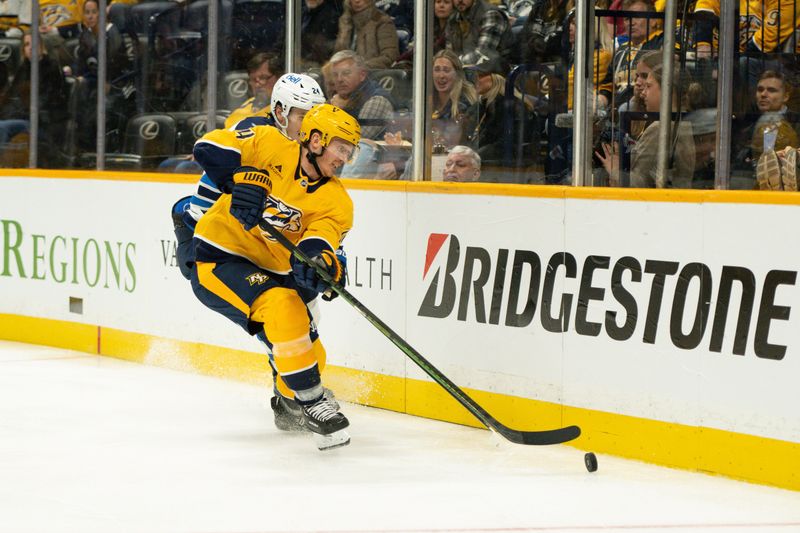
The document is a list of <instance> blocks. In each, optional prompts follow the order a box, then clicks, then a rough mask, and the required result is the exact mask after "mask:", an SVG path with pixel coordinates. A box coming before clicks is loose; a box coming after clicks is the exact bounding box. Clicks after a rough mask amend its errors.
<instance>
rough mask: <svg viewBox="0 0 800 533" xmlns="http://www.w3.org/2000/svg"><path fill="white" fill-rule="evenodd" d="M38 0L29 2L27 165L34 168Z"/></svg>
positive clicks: (37, 77)
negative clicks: (29, 93) (29, 46)
mask: <svg viewBox="0 0 800 533" xmlns="http://www.w3.org/2000/svg"><path fill="white" fill-rule="evenodd" d="M38 30H39V0H33V1H32V2H31V106H30V110H29V115H28V118H29V119H30V126H29V131H30V134H29V137H28V167H30V168H36V163H37V161H38V160H39V49H40V48H41V46H42V41H41V38H40V36H39V31H38Z"/></svg>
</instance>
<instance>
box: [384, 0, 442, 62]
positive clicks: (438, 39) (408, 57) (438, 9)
mask: <svg viewBox="0 0 800 533" xmlns="http://www.w3.org/2000/svg"><path fill="white" fill-rule="evenodd" d="M452 13H453V0H435V1H434V3H433V19H434V21H433V53H434V54H435V53H437V52H438V51H439V50H444V49H445V48H447V20H448V19H449V18H450V15H452ZM413 58H414V43H413V42H412V43H411V44H409V46H408V50H406V51H405V52H404V53H403V54H401V55H400V57H398V58H397V62H398V63H400V62H408V63H409V65H410V64H411V63H412V62H413Z"/></svg>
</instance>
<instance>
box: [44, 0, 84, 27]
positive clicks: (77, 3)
mask: <svg viewBox="0 0 800 533" xmlns="http://www.w3.org/2000/svg"><path fill="white" fill-rule="evenodd" d="M39 12H40V13H41V14H40V15H39V17H40V23H41V25H42V26H56V27H58V26H71V25H73V24H80V22H81V19H82V18H83V17H82V14H83V13H82V12H83V0H39Z"/></svg>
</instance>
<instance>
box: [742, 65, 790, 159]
mask: <svg viewBox="0 0 800 533" xmlns="http://www.w3.org/2000/svg"><path fill="white" fill-rule="evenodd" d="M791 94H792V89H791V87H790V86H789V83H788V82H787V80H786V77H785V76H784V74H783V73H782V72H776V71H774V70H766V71H764V72H763V73H762V74H761V77H760V78H759V79H758V85H756V106H757V107H758V111H759V113H761V116H760V117H758V121H757V122H756V124H755V127H754V131H753V138H752V139H753V140H752V147H753V158H754V159H756V160H757V159H758V156H760V155H761V153H762V152H763V151H764V133H765V132H767V131H768V130H775V131H776V133H777V138H776V141H775V150H782V149H784V148H785V147H787V146H797V145H798V138H797V132H796V131H795V127H796V125H797V122H798V121H797V118H798V117H797V115H796V114H795V113H793V112H791V111H789V109H788V107H787V106H786V103H787V102H788V101H789V98H790V97H791Z"/></svg>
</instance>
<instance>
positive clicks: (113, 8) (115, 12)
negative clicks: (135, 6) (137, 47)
mask: <svg viewBox="0 0 800 533" xmlns="http://www.w3.org/2000/svg"><path fill="white" fill-rule="evenodd" d="M130 9H131V4H126V3H120V2H114V3H113V4H111V5H110V6H108V21H109V22H111V23H112V24H114V26H116V27H117V29H118V30H119V31H120V33H125V32H126V31H128V17H129V16H130Z"/></svg>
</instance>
